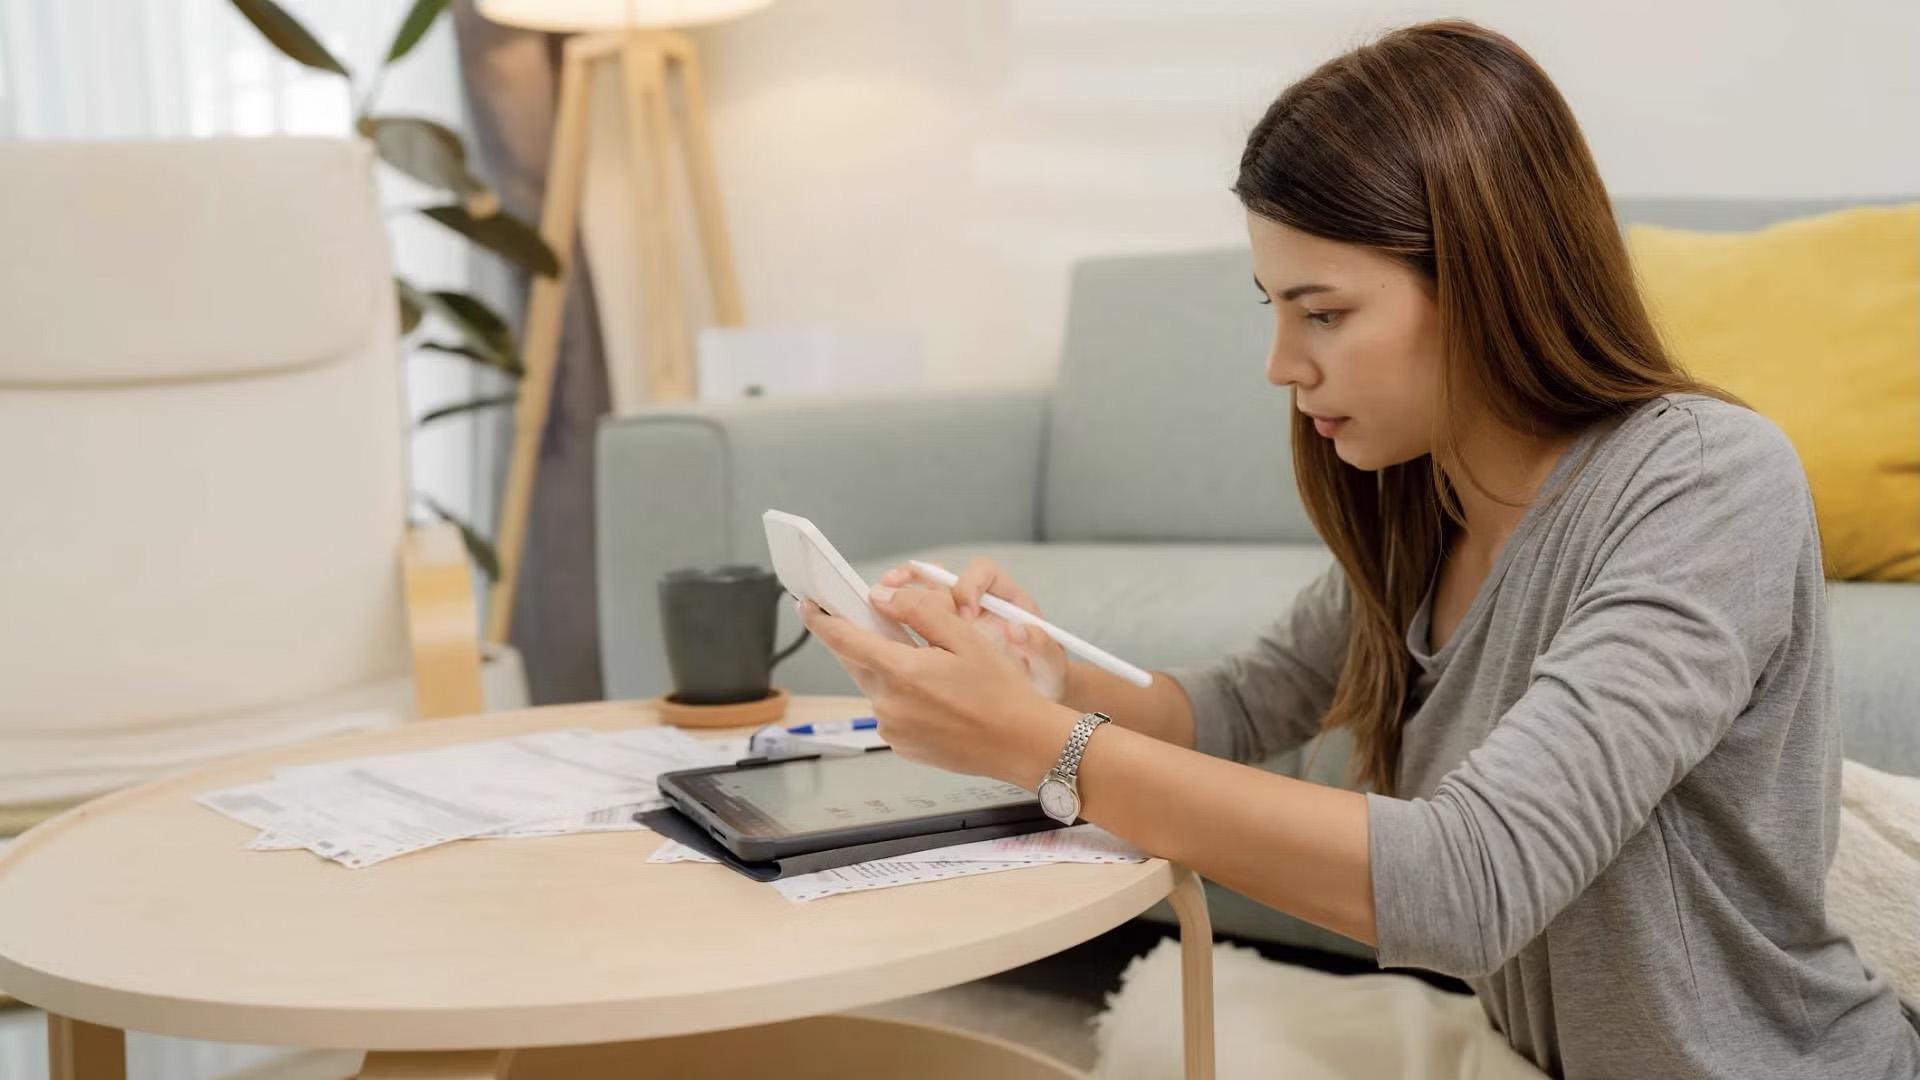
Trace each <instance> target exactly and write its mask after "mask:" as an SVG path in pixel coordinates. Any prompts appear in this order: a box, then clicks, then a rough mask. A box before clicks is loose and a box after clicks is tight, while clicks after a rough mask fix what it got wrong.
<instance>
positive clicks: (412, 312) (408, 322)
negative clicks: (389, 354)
mask: <svg viewBox="0 0 1920 1080" xmlns="http://www.w3.org/2000/svg"><path fill="white" fill-rule="evenodd" d="M394 292H396V294H397V296H399V332H401V334H411V332H413V331H415V329H417V327H419V325H420V317H424V315H426V309H428V307H432V306H434V298H432V296H428V294H424V292H420V290H419V288H415V286H413V282H409V281H407V279H403V277H396V279H394Z"/></svg>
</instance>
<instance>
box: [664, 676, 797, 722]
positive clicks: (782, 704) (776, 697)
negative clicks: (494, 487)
mask: <svg viewBox="0 0 1920 1080" xmlns="http://www.w3.org/2000/svg"><path fill="white" fill-rule="evenodd" d="M788 700H789V696H788V694H787V692H786V691H785V690H783V689H781V688H780V687H778V686H776V687H774V688H773V693H771V694H768V695H767V696H766V697H763V698H761V699H759V700H758V701H741V702H736V703H734V704H732V705H684V704H681V703H680V702H678V701H675V700H673V695H671V694H669V695H667V696H666V697H657V698H654V699H653V700H652V702H650V704H651V705H653V707H654V708H656V709H659V710H660V722H661V723H663V724H672V725H673V726H675V727H688V728H730V727H747V726H749V725H758V724H771V723H773V722H774V721H775V720H778V719H780V718H781V717H782V716H785V715H786V714H787V701H788Z"/></svg>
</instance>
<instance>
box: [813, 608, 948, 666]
mask: <svg viewBox="0 0 1920 1080" xmlns="http://www.w3.org/2000/svg"><path fill="white" fill-rule="evenodd" d="M913 591H915V592H924V591H925V590H923V589H916V590H913ZM800 622H801V624H802V625H804V626H805V627H806V628H807V629H808V630H809V631H810V632H811V633H812V634H813V636H814V637H817V638H819V639H820V641H821V642H822V643H823V644H825V645H826V647H827V648H828V649H830V650H832V652H833V655H834V656H836V657H838V658H839V659H840V663H841V665H842V666H844V667H846V668H847V670H848V673H849V674H852V672H853V669H854V668H855V667H859V668H862V669H865V670H867V671H878V672H887V671H892V670H894V668H895V667H896V666H897V665H898V664H899V663H900V661H901V660H902V659H903V658H904V657H906V656H911V655H912V654H913V646H911V645H902V644H901V643H899V642H897V641H888V640H887V639H886V638H883V637H881V636H880V635H879V634H875V633H871V632H869V631H866V630H862V629H861V628H859V627H857V626H855V625H853V624H852V623H850V622H848V621H847V620H845V619H836V618H834V617H833V616H832V615H829V614H827V612H826V609H824V608H822V607H821V606H820V605H819V604H816V603H814V602H813V601H811V600H802V601H800ZM922 636H924V635H922Z"/></svg>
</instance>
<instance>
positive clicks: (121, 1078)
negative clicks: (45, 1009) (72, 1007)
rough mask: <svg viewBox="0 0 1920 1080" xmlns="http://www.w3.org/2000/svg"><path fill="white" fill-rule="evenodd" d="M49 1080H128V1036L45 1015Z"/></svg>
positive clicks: (120, 1032) (51, 1014)
mask: <svg viewBox="0 0 1920 1080" xmlns="http://www.w3.org/2000/svg"><path fill="white" fill-rule="evenodd" d="M47 1073H48V1075H49V1077H51V1080H127V1033H126V1032H124V1031H121V1030H120V1029H119V1028H110V1027H101V1026H100V1025H99V1024H89V1023H87V1022H86V1021H84V1020H71V1019H68V1018H67V1017H64V1016H55V1015H54V1014H53V1013H48V1014H47Z"/></svg>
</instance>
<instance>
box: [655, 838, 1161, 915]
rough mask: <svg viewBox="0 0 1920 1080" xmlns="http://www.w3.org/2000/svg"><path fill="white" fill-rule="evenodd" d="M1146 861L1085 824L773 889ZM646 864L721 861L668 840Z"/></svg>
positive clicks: (784, 891) (880, 884)
mask: <svg viewBox="0 0 1920 1080" xmlns="http://www.w3.org/2000/svg"><path fill="white" fill-rule="evenodd" d="M1146 859H1147V856H1146V854H1145V853H1144V852H1142V851H1141V850H1140V849H1139V848H1136V847H1134V846H1133V845H1132V844H1129V843H1127V842H1126V841H1125V840H1122V839H1120V838H1119V837H1117V836H1115V835H1113V834H1112V833H1110V832H1107V831H1106V830H1105V829H1102V828H1101V827H1100V826H1098V825H1093V824H1084V825H1075V826H1073V827H1071V828H1067V829H1052V830H1049V831H1047V832H1037V833H1028V834H1026V835H1024V836H1006V837H1001V838H1000V839H997V840H978V841H975V842H973V843H970V844H953V845H949V846H947V847H940V848H929V849H927V850H926V851H916V852H913V853H911V854H907V855H895V856H893V857H891V858H886V859H874V860H871V861H869V862H863V863H853V864H851V865H849V866H841V867H835V868H834V869H831V870H818V871H815V872H813V873H811V874H797V875H795V876H793V877H788V878H781V879H779V880H776V881H774V882H773V886H774V888H775V889H776V890H778V891H779V893H780V895H782V896H784V897H786V898H787V899H788V900H791V901H793V902H794V903H805V902H807V901H809V900H818V899H820V898H822V897H826V896H836V895H838V894H840V893H844V892H861V891H865V890H869V889H886V888H891V887H893V886H895V885H914V884H918V883H919V882H923V881H940V880H944V879H946V878H952V877H966V876H968V875H971V874H984V873H991V872H992V871H995V870H1018V869H1020V868H1021V867H1023V866H1044V865H1048V864H1052V863H1129V862H1145V861H1146ZM647 861H648V862H650V863H676V862H706V863H710V862H717V861H718V860H716V859H714V858H713V857H712V856H710V855H705V854H702V853H701V852H699V851H696V850H695V849H693V848H690V847H688V846H687V845H685V844H682V843H680V842H679V841H677V840H667V841H664V842H662V843H661V844H660V846H659V847H657V848H655V849H654V851H653V854H651V855H649V856H647Z"/></svg>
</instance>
